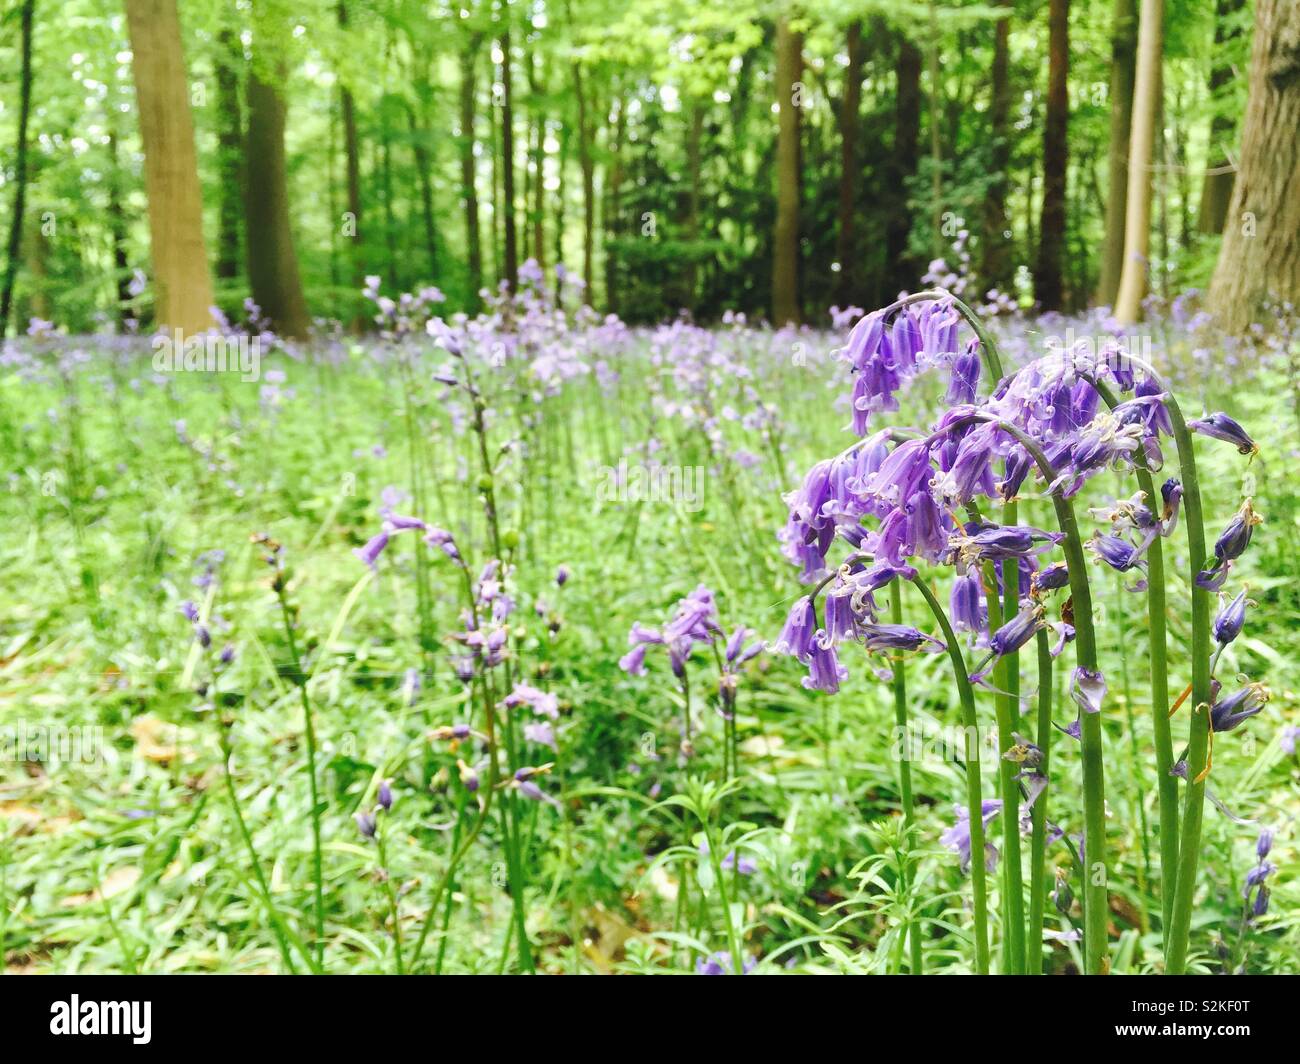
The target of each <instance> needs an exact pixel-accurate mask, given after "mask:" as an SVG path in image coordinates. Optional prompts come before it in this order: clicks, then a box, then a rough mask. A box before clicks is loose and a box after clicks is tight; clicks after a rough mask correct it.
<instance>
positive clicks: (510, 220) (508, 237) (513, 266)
mask: <svg viewBox="0 0 1300 1064" xmlns="http://www.w3.org/2000/svg"><path fill="white" fill-rule="evenodd" d="M499 46H500V48H501V199H502V203H503V207H504V217H503V221H504V223H505V230H506V232H505V277H506V280H507V281H509V282H510V291H511V292H512V293H514V292H517V291H518V290H519V243H518V241H519V232H518V229H517V227H516V224H515V132H514V124H515V122H514V90H513V89H512V88H511V84H510V82H511V80H512V78H511V76H510V31H509V30H508V29H507V30H503V31H502V33H501V38H500V41H499Z"/></svg>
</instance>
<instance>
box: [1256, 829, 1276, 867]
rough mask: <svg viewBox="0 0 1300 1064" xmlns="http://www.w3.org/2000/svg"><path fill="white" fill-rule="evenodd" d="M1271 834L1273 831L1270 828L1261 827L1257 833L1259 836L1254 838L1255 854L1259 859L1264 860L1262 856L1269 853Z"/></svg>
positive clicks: (1271, 840) (1271, 847) (1271, 842)
mask: <svg viewBox="0 0 1300 1064" xmlns="http://www.w3.org/2000/svg"><path fill="white" fill-rule="evenodd" d="M1273 834H1274V832H1273V829H1272V828H1263V829H1262V830H1261V831H1260V833H1259V837H1258V838H1257V839H1255V856H1256V857H1258V858H1259V859H1260V860H1261V861H1262V860H1264V858H1265V857H1267V856H1268V855H1269V851H1270V850H1272V849H1273Z"/></svg>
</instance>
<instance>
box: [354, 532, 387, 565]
mask: <svg viewBox="0 0 1300 1064" xmlns="http://www.w3.org/2000/svg"><path fill="white" fill-rule="evenodd" d="M387 546H388V533H387V532H379V533H377V534H376V535H374V536H371V537H370V539H369V540H368V541H367V542H366V545H365V546H364V547H357V548H355V549H354V550H353V551H352V553H353V554H355V555H356V556H357V557H358V558H360V559H361V561H363V562H365V564H366V565H368V566H370V568H371V569H373V568H375V562H376V561H378V559H379V556H380V555H381V554H383V553H384V548H385V547H387Z"/></svg>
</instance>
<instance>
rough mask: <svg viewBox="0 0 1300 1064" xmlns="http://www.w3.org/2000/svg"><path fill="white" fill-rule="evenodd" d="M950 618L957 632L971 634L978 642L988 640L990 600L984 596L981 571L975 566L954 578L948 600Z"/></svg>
mask: <svg viewBox="0 0 1300 1064" xmlns="http://www.w3.org/2000/svg"><path fill="white" fill-rule="evenodd" d="M948 616H949V619H950V620H951V622H952V626H953V628H954V629H955V630H956V631H958V632H971V633H972V634H974V635H975V637H976V641H977V642H983V641H986V640H987V639H988V627H989V606H988V598H987V597H986V596H985V594H984V584H983V581H982V580H981V578H980V571H979V570H978V569H977V568H975V567H974V566H972V567H970V568H968V569H967V570H966V572H965V574H960V573H959V574H958V575H957V576H956V577H955V578H954V580H953V582H952V594H951V595H950V596H949V599H948Z"/></svg>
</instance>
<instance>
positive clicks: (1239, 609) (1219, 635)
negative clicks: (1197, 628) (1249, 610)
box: [1212, 591, 1246, 647]
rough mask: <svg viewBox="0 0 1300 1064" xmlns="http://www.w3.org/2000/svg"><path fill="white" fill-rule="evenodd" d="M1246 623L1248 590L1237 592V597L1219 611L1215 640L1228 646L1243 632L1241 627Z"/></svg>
mask: <svg viewBox="0 0 1300 1064" xmlns="http://www.w3.org/2000/svg"><path fill="white" fill-rule="evenodd" d="M1245 623H1246V592H1245V591H1239V592H1237V597H1236V598H1234V599H1233V600H1232V601H1231V602H1229V603H1228V604H1227V605H1226V606H1224V607H1223V609H1221V610H1220V611H1219V614H1218V616H1217V617H1215V618H1214V626H1213V628H1212V631H1213V633H1214V641H1215V642H1216V643H1218V644H1219V646H1221V647H1226V646H1227V645H1228V644H1229V643H1231V642H1232V641H1233V640H1234V639H1236V638H1237V636H1239V635H1240V634H1241V629H1242V627H1243V626H1244V625H1245Z"/></svg>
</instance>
